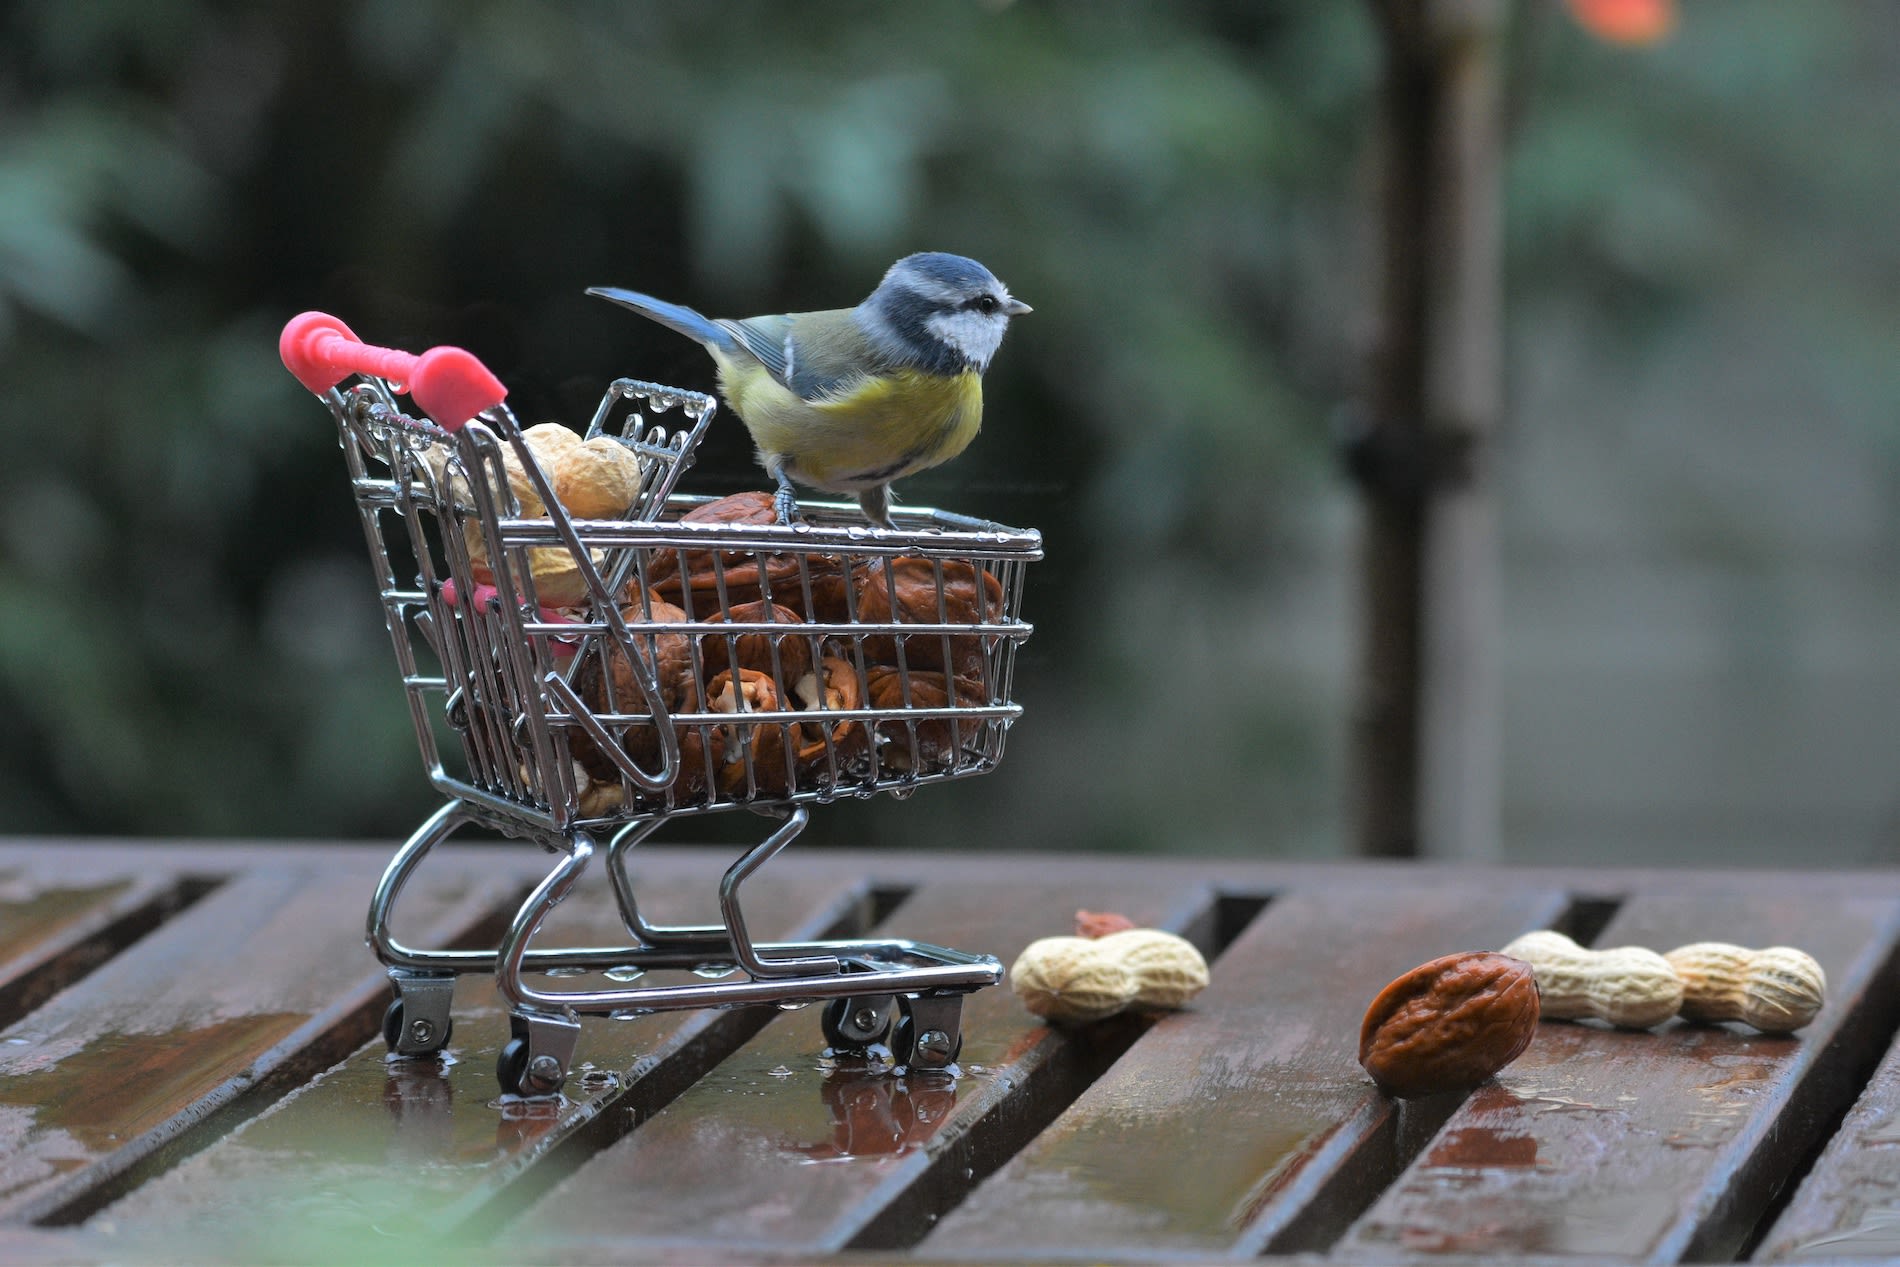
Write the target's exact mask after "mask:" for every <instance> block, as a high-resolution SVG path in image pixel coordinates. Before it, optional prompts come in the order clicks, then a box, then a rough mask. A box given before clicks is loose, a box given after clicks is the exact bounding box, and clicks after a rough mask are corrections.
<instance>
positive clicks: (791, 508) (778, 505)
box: [772, 466, 798, 524]
mask: <svg viewBox="0 0 1900 1267" xmlns="http://www.w3.org/2000/svg"><path fill="white" fill-rule="evenodd" d="M772 475H773V477H774V478H775V479H777V480H778V492H776V493H774V494H773V495H772V510H773V513H775V514H776V515H777V516H778V521H779V522H780V523H782V524H789V523H795V522H797V520H798V490H797V489H796V488H793V487H792V477H791V476H789V475H787V474H786V473H785V468H784V467H782V466H781V467H779V468H777V469H776V470H774V471H773V472H772Z"/></svg>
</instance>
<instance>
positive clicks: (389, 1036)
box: [383, 995, 455, 1056]
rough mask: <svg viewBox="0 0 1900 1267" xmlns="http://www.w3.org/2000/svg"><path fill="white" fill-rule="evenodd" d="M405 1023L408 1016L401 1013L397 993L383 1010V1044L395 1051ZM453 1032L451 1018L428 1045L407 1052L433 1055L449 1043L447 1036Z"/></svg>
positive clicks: (400, 1004) (399, 997) (416, 1054)
mask: <svg viewBox="0 0 1900 1267" xmlns="http://www.w3.org/2000/svg"><path fill="white" fill-rule="evenodd" d="M407 1024H408V1018H407V1017H406V1016H405V1015H404V1014H403V1006H402V996H400V995H398V996H397V997H395V998H393V999H391V1000H390V1001H389V1006H388V1007H387V1008H386V1009H384V1011H383V1045H384V1046H386V1047H388V1048H389V1050H391V1051H395V1050H396V1049H397V1048H398V1047H400V1046H401V1045H402V1032H403V1027H404V1026H405V1025H407ZM454 1033H455V1021H454V1020H453V1018H451V1019H450V1021H449V1023H448V1024H447V1025H444V1026H443V1027H442V1033H441V1034H440V1035H439V1036H438V1037H436V1038H435V1039H434V1040H432V1041H431V1042H430V1043H429V1045H428V1047H426V1048H424V1049H423V1050H422V1051H417V1052H410V1053H408V1054H409V1055H412V1056H433V1055H435V1054H436V1053H437V1052H439V1051H441V1050H442V1049H443V1048H444V1047H447V1046H448V1045H449V1037H450V1035H452V1034H454Z"/></svg>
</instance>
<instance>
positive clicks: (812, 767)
mask: <svg viewBox="0 0 1900 1267" xmlns="http://www.w3.org/2000/svg"><path fill="white" fill-rule="evenodd" d="M792 695H793V698H795V699H796V700H797V701H798V704H799V707H801V708H803V709H805V710H806V711H808V712H854V711H856V710H857V709H860V708H863V707H864V680H863V679H862V678H860V677H859V676H858V671H857V669H855V668H853V667H852V666H851V664H850V662H849V661H847V660H841V659H839V658H838V657H837V656H826V657H825V658H824V659H823V661H822V662H821V663H820V664H819V666H818V668H817V669H815V670H813V671H811V672H808V673H806V674H805V675H804V676H803V677H801V678H799V679H798V681H797V682H796V683H795V684H794V685H793V687H792ZM794 738H795V740H796V743H797V749H796V750H795V751H794V752H793V754H792V755H793V757H794V758H795V759H796V760H797V762H798V768H799V771H800V773H813V774H829V773H830V772H831V766H830V755H835V757H836V760H837V770H838V771H839V772H840V773H842V772H844V771H845V769H846V768H847V767H848V766H855V765H857V764H858V762H859V761H860V759H861V758H863V757H864V755H865V754H866V753H868V752H869V751H870V747H871V741H870V735H869V734H868V733H867V732H866V731H865V729H864V723H863V722H862V721H859V720H856V719H854V718H845V719H843V720H838V721H828V720H826V719H824V718H814V719H812V720H811V721H804V722H800V723H799V724H798V728H797V734H796V735H795V736H794Z"/></svg>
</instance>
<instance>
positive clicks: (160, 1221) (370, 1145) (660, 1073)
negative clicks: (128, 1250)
mask: <svg viewBox="0 0 1900 1267" xmlns="http://www.w3.org/2000/svg"><path fill="white" fill-rule="evenodd" d="M710 862H711V860H710V859H708V865H706V866H704V867H701V868H698V869H697V870H696V871H693V872H690V873H685V874H672V875H669V876H667V877H666V878H665V879H664V880H663V881H661V882H659V883H649V882H648V881H647V879H646V877H644V876H642V875H641V874H640V873H639V871H638V870H637V868H636V870H635V884H636V886H637V888H638V891H639V892H640V894H641V898H642V904H643V907H645V908H646V909H648V910H649V911H655V912H665V913H667V915H668V916H669V917H670V918H674V919H679V920H684V921H700V920H706V919H710V918H712V916H713V914H714V909H715V908H714V904H713V899H714V896H715V891H716V890H715V885H716V882H717V879H718V875H719V868H718V867H716V866H713V865H710ZM865 897H866V892H865V890H864V888H863V886H861V885H853V886H850V887H846V886H844V885H842V884H841V882H840V881H839V880H838V879H837V878H835V877H824V876H818V875H812V876H805V875H802V874H800V873H795V872H787V871H785V870H784V869H781V872H780V874H777V875H774V874H773V873H772V872H770V871H767V872H766V873H764V874H762V875H761V876H759V877H758V878H757V879H755V880H754V881H752V883H751V884H750V885H749V886H748V888H747V893H746V911H747V917H748V921H749V923H750V925H751V926H752V927H753V928H754V929H755V930H757V931H759V932H760V933H762V934H764V935H766V936H791V937H811V936H818V935H821V934H822V933H824V932H825V930H826V929H827V928H830V927H832V926H834V925H836V924H837V923H839V922H840V921H841V920H843V919H846V918H848V917H849V916H850V915H851V914H852V912H853V908H854V907H857V906H861V905H862V904H863V903H864V901H865ZM626 938H627V934H626V932H625V930H624V928H623V927H622V926H621V924H620V921H619V916H618V914H617V908H616V907H615V906H614V904H613V899H612V895H611V894H610V893H609V892H608V890H607V888H606V885H605V883H604V881H603V880H602V878H601V877H600V876H599V875H598V874H596V875H595V877H594V882H592V883H588V884H584V885H583V886H582V888H581V889H579V890H578V891H577V892H576V893H575V894H574V895H573V896H571V897H570V898H569V899H568V900H567V901H566V902H565V903H563V904H562V906H561V907H560V909H559V910H558V911H557V913H556V915H555V917H554V918H553V919H552V920H551V921H550V924H549V926H548V927H547V928H546V929H545V930H544V933H543V939H542V941H541V942H540V943H538V944H542V945H549V946H558V945H590V946H611V945H616V944H624V942H625V941H626ZM657 978H658V974H655V979H657ZM542 984H544V985H586V986H588V987H589V988H598V987H600V986H604V985H611V984H612V983H611V982H607V981H601V980H598V979H595V980H588V981H581V980H572V981H567V980H564V981H561V982H545V981H544V982H543V983H542ZM643 984H645V982H643ZM454 1015H455V1030H454V1035H453V1038H452V1040H451V1042H450V1046H449V1048H448V1054H449V1057H450V1059H449V1060H447V1061H442V1060H426V1061H391V1060H389V1059H388V1058H387V1057H386V1053H385V1050H384V1047H383V1043H382V1040H381V1038H380V1037H378V1038H376V1039H374V1040H372V1041H371V1042H370V1043H369V1044H367V1045H366V1046H364V1047H362V1048H361V1049H359V1050H358V1051H356V1052H355V1053H354V1054H352V1055H351V1056H350V1057H349V1058H348V1059H346V1060H344V1061H343V1062H342V1063H341V1064H339V1065H338V1066H336V1067H335V1068H333V1069H330V1070H328V1071H326V1072H325V1073H323V1074H322V1075H321V1076H319V1077H318V1078H317V1079H316V1080H315V1081H314V1082H312V1083H311V1084H310V1085H308V1086H306V1087H303V1088H301V1089H300V1090H299V1091H298V1092H296V1093H295V1094H293V1095H291V1096H289V1097H288V1098H286V1099H285V1100H283V1101H281V1102H280V1103H278V1104H277V1105H275V1106H273V1107H272V1109H271V1110H270V1111H268V1112H266V1113H264V1114H262V1115H260V1116H259V1117H257V1118H256V1119H255V1120H253V1121H251V1122H249V1123H247V1124H246V1125H245V1126H244V1127H243V1128H242V1129H241V1130H239V1131H237V1132H235V1133H234V1134H232V1135H230V1136H228V1137H226V1138H225V1139H222V1140H220V1141H219V1142H218V1143H217V1144H215V1145H213V1146H212V1147H210V1148H208V1149H206V1150H205V1151H204V1152H202V1153H200V1154H199V1155H198V1156H196V1157H194V1158H192V1159H191V1160H190V1161H188V1162H186V1163H185V1164H183V1165H182V1166H180V1167H178V1168H177V1169H176V1170H174V1171H171V1172H170V1173H168V1174H165V1175H163V1176H160V1177H159V1178H157V1179H155V1180H153V1181H152V1182H151V1183H148V1184H146V1185H145V1186H143V1187H142V1188H140V1189H138V1190H137V1191H135V1192H133V1193H132V1194H131V1195H130V1196H128V1197H127V1198H126V1199H125V1200H123V1201H120V1202H118V1203H117V1204H115V1205H113V1206H110V1207H108V1208H107V1209H105V1210H103V1211H101V1212H100V1213H99V1215H98V1216H97V1217H96V1218H95V1219H94V1220H93V1221H92V1224H91V1227H92V1230H94V1231H96V1232H98V1233H100V1234H101V1235H102V1236H103V1237H105V1238H107V1239H108V1240H110V1241H116V1242H117V1243H119V1244H123V1245H136V1246H139V1247H142V1248H145V1249H150V1248H151V1247H153V1246H155V1245H157V1246H166V1247H171V1248H173V1249H191V1250H193V1251H194V1252H203V1251H204V1250H205V1249H207V1248H211V1247H215V1248H216V1249H217V1250H218V1251H219V1254H220V1256H222V1257H226V1258H229V1259H231V1260H244V1259H246V1258H251V1257H255V1256H257V1255H259V1254H260V1253H262V1252H263V1251H264V1250H265V1249H266V1248H268V1247H273V1246H281V1245H283V1244H285V1243H286V1240H287V1239H288V1240H289V1241H297V1240H298V1239H299V1238H302V1239H306V1240H309V1241H310V1242H311V1243H312V1246H313V1248H314V1249H317V1250H321V1249H322V1248H323V1247H324V1246H325V1245H328V1244H332V1243H334V1244H335V1245H337V1246H338V1247H339V1250H341V1249H342V1247H344V1246H347V1245H348V1244H350V1243H353V1242H360V1241H361V1240H363V1239H364V1238H369V1239H372V1240H374V1241H375V1243H376V1244H378V1245H379V1246H380V1247H381V1249H382V1250H384V1251H385V1252H387V1253H389V1254H390V1255H391V1258H392V1260H393V1259H397V1258H402V1257H405V1256H406V1255H405V1254H404V1253H402V1252H399V1250H400V1247H404V1246H407V1247H409V1248H410V1249H412V1250H414V1251H415V1252H416V1253H417V1254H418V1255H419V1256H421V1257H424V1258H432V1257H433V1256H434V1255H435V1254H437V1253H439V1252H441V1250H442V1247H443V1246H444V1245H445V1244H447V1243H449V1240H450V1238H451V1237H453V1236H454V1234H455V1232H456V1230H457V1229H458V1227H459V1226H460V1225H462V1224H465V1223H466V1222H467V1221H468V1220H469V1219H470V1218H471V1217H477V1216H478V1215H479V1212H481V1211H482V1210H484V1208H485V1207H487V1206H488V1205H489V1204H490V1203H492V1202H494V1201H496V1200H497V1199H498V1198H499V1196H500V1194H502V1193H504V1192H505V1191H506V1190H508V1189H509V1187H510V1185H512V1184H516V1183H518V1182H520V1181H521V1180H523V1178H524V1176H525V1177H527V1178H529V1179H530V1180H532V1179H534V1178H535V1177H536V1175H535V1171H536V1169H537V1168H540V1167H546V1166H548V1165H549V1164H550V1163H549V1162H548V1157H549V1155H550V1154H552V1153H554V1152H555V1151H556V1150H557V1149H561V1148H564V1147H572V1146H574V1145H575V1143H576V1137H577V1136H580V1135H582V1134H584V1133H586V1132H588V1131H590V1130H593V1131H605V1132H608V1137H609V1138H611V1135H612V1134H614V1133H618V1132H619V1131H621V1130H624V1129H626V1127H627V1125H628V1124H629V1122H630V1121H631V1120H632V1119H633V1118H636V1117H646V1116H649V1115H650V1114H651V1113H652V1112H653V1111H654V1110H655V1108H656V1107H657V1106H658V1105H660V1104H663V1103H664V1102H665V1100H666V1099H668V1098H670V1097H671V1096H672V1095H674V1094H677V1092H678V1091H679V1089H680V1087H681V1086H683V1085H685V1084H686V1083H689V1082H690V1081H691V1080H692V1079H693V1078H695V1077H696V1076H697V1075H698V1074H699V1073H701V1072H703V1070H704V1069H705V1068H707V1067H709V1066H710V1065H712V1064H713V1063H715V1062H716V1060H717V1059H718V1058H719V1056H720V1055H722V1054H724V1052H725V1051H729V1050H730V1049H731V1048H732V1047H733V1046H736V1045H737V1044H738V1043H739V1042H740V1041H741V1040H742V1038H743V1036H744V1035H745V1034H746V1033H749V1032H751V1030H752V1028H754V1027H755V1026H756V1025H757V1024H759V1023H762V1021H763V1019H764V1017H763V1016H762V1015H761V1014H760V1013H759V1012H758V1011H757V1010H756V1009H755V1010H751V1011H743V1012H735V1011H708V1010H702V1011H691V1012H664V1013H656V1014H653V1015H649V1016H645V1017H641V1018H639V1019H637V1020H631V1021H615V1020H609V1019H607V1018H605V1017H590V1018H587V1019H586V1020H585V1021H584V1022H583V1033H582V1037H581V1042H580V1047H579V1050H578V1051H577V1053H576V1065H575V1068H574V1070H573V1074H572V1077H571V1078H570V1081H569V1084H568V1086H567V1088H566V1089H565V1094H564V1095H563V1096H562V1097H561V1098H560V1100H559V1101H558V1102H553V1103H548V1104H545V1105H541V1104H526V1103H523V1102H520V1101H512V1100H510V1101H503V1100H502V1099H501V1098H500V1094H499V1089H498V1086H497V1084H496V1081H495V1057H496V1053H497V1052H498V1051H499V1049H500V1047H501V1045H502V1044H503V1043H505V1042H506V1041H507V1040H508V1037H509V1027H508V1015H507V1011H506V1009H505V1007H504V1006H503V1004H502V1002H501V1000H500V998H499V996H498V995H497V994H496V992H495V986H494V979H493V978H492V977H491V976H488V975H485V974H483V975H471V976H467V977H464V978H462V979H461V980H460V981H459V982H458V983H457V988H456V999H455V1013H454ZM814 1028H815V1027H814ZM602 1142H604V1140H603V1141H602ZM513 1195H514V1194H510V1196H511V1197H512V1196H513Z"/></svg>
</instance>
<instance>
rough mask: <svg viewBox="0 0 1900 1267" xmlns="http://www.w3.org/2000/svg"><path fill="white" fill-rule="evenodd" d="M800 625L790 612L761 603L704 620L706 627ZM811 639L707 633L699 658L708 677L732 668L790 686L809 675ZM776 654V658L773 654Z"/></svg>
mask: <svg viewBox="0 0 1900 1267" xmlns="http://www.w3.org/2000/svg"><path fill="white" fill-rule="evenodd" d="M728 621H730V622H731V623H735V624H774V625H788V626H789V625H800V624H803V623H804V622H803V621H801V620H800V619H799V618H798V617H797V616H796V615H795V614H793V612H792V611H791V609H790V608H787V607H781V606H780V605H779V604H777V603H767V602H764V601H759V602H752V603H741V604H739V605H738V606H737V607H734V608H733V609H732V610H731V611H730V612H729V613H727V614H726V615H723V616H722V615H720V614H719V613H717V612H715V613H713V614H712V615H711V616H708V617H707V618H706V621H705V623H706V624H707V625H708V626H713V625H720V624H725V623H727V622H728ZM811 644H812V639H811V637H810V636H809V635H805V634H791V633H787V634H765V633H746V634H722V633H718V632H716V631H712V630H709V631H708V632H706V633H704V634H702V635H700V639H699V654H700V658H701V660H702V661H704V663H705V666H706V673H707V674H708V675H709V676H710V675H712V674H715V673H720V672H723V671H724V670H726V669H729V668H731V667H733V661H734V659H735V658H736V660H737V662H738V667H740V668H742V669H755V670H757V671H758V672H760V673H764V674H767V675H769V676H771V677H772V678H773V680H774V681H775V682H782V683H792V682H796V681H798V679H800V678H802V677H804V676H805V675H806V674H807V673H810V672H811V660H812V651H811ZM775 653H776V654H775Z"/></svg>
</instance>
